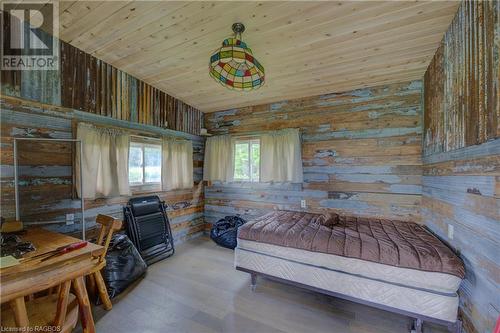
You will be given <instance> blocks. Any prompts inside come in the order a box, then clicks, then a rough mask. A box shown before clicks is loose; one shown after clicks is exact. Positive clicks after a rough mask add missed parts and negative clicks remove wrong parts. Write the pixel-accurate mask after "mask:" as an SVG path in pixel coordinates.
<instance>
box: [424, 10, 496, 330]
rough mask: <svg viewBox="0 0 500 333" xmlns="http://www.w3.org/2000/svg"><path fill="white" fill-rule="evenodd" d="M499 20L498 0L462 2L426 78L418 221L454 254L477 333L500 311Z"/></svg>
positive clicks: (465, 309)
mask: <svg viewBox="0 0 500 333" xmlns="http://www.w3.org/2000/svg"><path fill="white" fill-rule="evenodd" d="M499 18H500V2H498V1H477V2H476V1H465V2H463V3H462V5H461V7H460V9H459V11H458V13H457V15H456V17H455V19H454V20H453V22H452V24H451V26H450V28H449V30H448V31H447V33H446V35H445V37H444V39H443V42H442V44H441V46H440V47H439V49H438V51H437V53H436V55H435V56H434V58H433V60H432V63H431V64H430V66H429V68H428V70H427V72H426V74H425V79H424V87H425V88H424V110H425V111H424V117H425V124H424V133H425V140H424V158H423V162H424V166H423V181H422V183H423V197H422V218H423V221H424V222H425V224H426V225H428V226H429V227H430V228H431V229H432V230H433V231H434V232H436V233H437V234H438V235H440V236H441V237H442V238H443V239H446V240H447V241H448V242H449V243H450V244H451V245H452V246H453V247H455V248H456V249H458V250H459V251H460V253H461V257H462V258H463V260H464V262H465V266H466V278H465V280H464V282H463V283H462V285H461V287H460V291H459V292H460V297H461V298H460V303H461V313H462V315H463V318H464V319H465V323H466V328H467V331H468V332H480V333H487V332H488V333H489V332H492V330H493V326H494V324H495V322H496V319H497V318H498V316H499V314H500V255H499V254H500V250H499V249H500V138H499V137H500V100H499V98H500V84H499V80H500V66H499V61H500V59H499V54H500V21H499ZM449 225H451V226H453V227H454V237H453V239H449V238H448V237H447V233H448V226H449Z"/></svg>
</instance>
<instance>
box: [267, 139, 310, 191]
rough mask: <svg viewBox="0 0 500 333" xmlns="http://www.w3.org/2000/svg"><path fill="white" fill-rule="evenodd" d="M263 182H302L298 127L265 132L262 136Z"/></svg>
mask: <svg viewBox="0 0 500 333" xmlns="http://www.w3.org/2000/svg"><path fill="white" fill-rule="evenodd" d="M260 163H261V166H260V175H261V176H260V178H261V181H262V182H270V181H275V182H291V183H302V180H303V171H302V153H301V144H300V132H299V130H298V129H285V130H281V131H275V132H270V133H266V134H263V135H262V136H261V138H260Z"/></svg>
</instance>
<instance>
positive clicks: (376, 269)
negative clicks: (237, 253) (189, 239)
mask: <svg viewBox="0 0 500 333" xmlns="http://www.w3.org/2000/svg"><path fill="white" fill-rule="evenodd" d="M238 248H241V249H246V250H249V251H254V252H259V253H265V254H268V255H272V256H275V257H279V258H284V259H288V260H292V261H298V262H302V263H307V264H310V265H314V266H319V267H326V268H328V269H333V270H339V271H342V272H346V273H350V274H355V275H360V276H363V277H367V278H371V279H377V280H382V281H386V282H391V283H395V284H400V285H403V286H408V287H414V288H420V289H425V290H431V291H436V292H441V293H455V292H456V291H457V290H458V287H459V286H460V282H461V281H462V280H461V279H460V278H459V277H457V276H455V275H451V274H445V273H437V272H425V271H420V270H416V269H409V268H400V267H395V266H390V265H385V264H379V263H375V262H370V261H366V260H361V259H355V258H347V257H342V256H337V255H333V254H328V253H320V252H311V251H307V250H301V249H295V248H292V247H283V246H278V245H273V244H267V243H259V242H255V241H249V240H245V239H238Z"/></svg>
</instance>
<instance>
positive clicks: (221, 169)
mask: <svg viewBox="0 0 500 333" xmlns="http://www.w3.org/2000/svg"><path fill="white" fill-rule="evenodd" d="M233 156H234V142H233V140H232V138H231V136H229V135H219V136H213V137H210V138H208V139H207V142H206V144H205V159H204V161H203V166H204V167H203V180H209V181H222V182H228V181H231V180H232V179H233V168H234V167H233V164H234V160H233Z"/></svg>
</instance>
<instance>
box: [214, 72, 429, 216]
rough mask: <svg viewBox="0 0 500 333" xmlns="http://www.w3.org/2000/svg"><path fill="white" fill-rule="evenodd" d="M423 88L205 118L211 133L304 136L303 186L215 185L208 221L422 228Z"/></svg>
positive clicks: (364, 92) (398, 87)
mask: <svg viewBox="0 0 500 333" xmlns="http://www.w3.org/2000/svg"><path fill="white" fill-rule="evenodd" d="M421 88H422V84H421V82H420V81H413V82H405V83H400V84H393V85H388V86H379V87H373V88H367V89H360V90H354V91H349V92H345V93H335V94H328V95H322V96H315V97H309V98H304V99H298V100H290V101H283V102H278V103H273V104H264V105H257V106H253V107H245V108H241V109H231V110H227V111H222V112H215V113H210V114H207V115H205V126H206V127H207V128H208V130H209V131H210V132H211V133H214V134H233V135H244V134H249V133H258V132H259V131H266V130H275V129H281V128H291V127H293V128H300V129H301V132H302V139H303V144H302V160H303V166H304V183H303V184H293V185H290V184H288V185H287V184H212V186H209V187H207V188H206V206H205V216H206V218H207V221H209V222H214V221H215V220H217V219H218V218H220V217H221V216H224V215H230V214H242V215H243V216H244V217H254V216H258V215H261V214H263V213H265V212H267V211H269V210H272V209H278V208H279V209H300V201H301V200H302V199H305V200H306V202H307V206H308V208H307V209H308V210H318V211H322V210H327V209H332V210H336V211H339V212H341V213H347V214H356V215H365V216H372V217H390V218H397V219H402V220H412V221H416V222H419V221H420V211H419V209H420V208H419V206H420V201H421V175H422V169H421V128H422V124H421V108H420V103H421Z"/></svg>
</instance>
